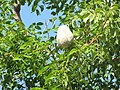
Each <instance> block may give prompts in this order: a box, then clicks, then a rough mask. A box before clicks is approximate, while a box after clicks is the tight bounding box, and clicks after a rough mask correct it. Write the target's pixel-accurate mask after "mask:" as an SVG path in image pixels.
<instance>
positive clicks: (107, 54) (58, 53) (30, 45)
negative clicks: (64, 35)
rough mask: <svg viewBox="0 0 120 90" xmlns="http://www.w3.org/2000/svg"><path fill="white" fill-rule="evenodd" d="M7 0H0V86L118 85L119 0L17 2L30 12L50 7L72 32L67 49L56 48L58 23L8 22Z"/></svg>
mask: <svg viewBox="0 0 120 90" xmlns="http://www.w3.org/2000/svg"><path fill="white" fill-rule="evenodd" d="M13 2H14V0H13V1H11V0H0V72H1V73H0V85H1V86H2V89H3V90H4V89H5V90H6V89H7V90H13V89H18V90H19V89H31V90H46V89H47V90H82V89H88V90H91V89H97V90H99V89H104V90H109V89H115V90H118V89H119V88H120V45H119V44H120V1H119V0H112V1H111V0H109V1H107V0H97V1H94V0H20V4H21V5H25V3H28V6H30V5H32V9H31V11H32V12H36V14H37V15H39V14H42V13H41V12H42V11H43V10H44V8H46V9H48V10H51V15H53V18H52V19H50V22H52V23H54V22H55V21H56V20H59V21H60V22H59V23H60V24H67V25H68V26H69V27H70V29H71V31H72V32H73V34H74V42H73V45H72V46H71V47H70V48H63V49H60V48H59V47H57V46H56V40H55V36H53V35H49V32H50V31H51V30H54V32H56V31H55V30H56V28H58V26H56V25H54V26H53V28H46V29H45V30H42V27H41V26H42V25H44V22H40V21H38V22H36V23H32V24H31V25H30V26H29V27H28V28H26V27H25V26H24V24H23V23H22V22H20V21H17V22H16V21H14V20H13V13H12V5H13Z"/></svg>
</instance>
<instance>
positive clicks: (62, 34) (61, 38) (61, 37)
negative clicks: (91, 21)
mask: <svg viewBox="0 0 120 90" xmlns="http://www.w3.org/2000/svg"><path fill="white" fill-rule="evenodd" d="M72 41H73V34H72V32H71V31H70V29H69V27H68V26H67V25H62V26H60V27H59V28H58V31H57V44H58V46H61V47H69V45H70V44H71V43H72Z"/></svg>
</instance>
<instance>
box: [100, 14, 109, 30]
mask: <svg viewBox="0 0 120 90" xmlns="http://www.w3.org/2000/svg"><path fill="white" fill-rule="evenodd" d="M108 20H109V16H107V18H106V20H105V21H104V23H103V25H102V30H103V29H104V27H105V24H106V22H107V21H108Z"/></svg>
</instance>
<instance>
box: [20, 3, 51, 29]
mask: <svg viewBox="0 0 120 90" xmlns="http://www.w3.org/2000/svg"><path fill="white" fill-rule="evenodd" d="M31 8H32V6H29V7H28V6H27V4H25V5H24V6H22V7H21V18H22V21H23V23H24V24H25V25H26V27H28V26H29V25H30V24H32V23H33V22H39V21H42V22H45V21H48V19H49V18H51V17H52V16H51V11H49V10H46V9H45V10H44V11H43V12H42V13H41V15H38V16H37V15H36V13H35V12H33V13H31Z"/></svg>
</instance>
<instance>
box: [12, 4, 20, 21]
mask: <svg viewBox="0 0 120 90" xmlns="http://www.w3.org/2000/svg"><path fill="white" fill-rule="evenodd" d="M13 6H14V11H13V13H14V14H15V16H14V19H15V20H16V21H22V20H21V16H20V10H21V5H20V4H19V3H18V2H17V3H14V4H13Z"/></svg>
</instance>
